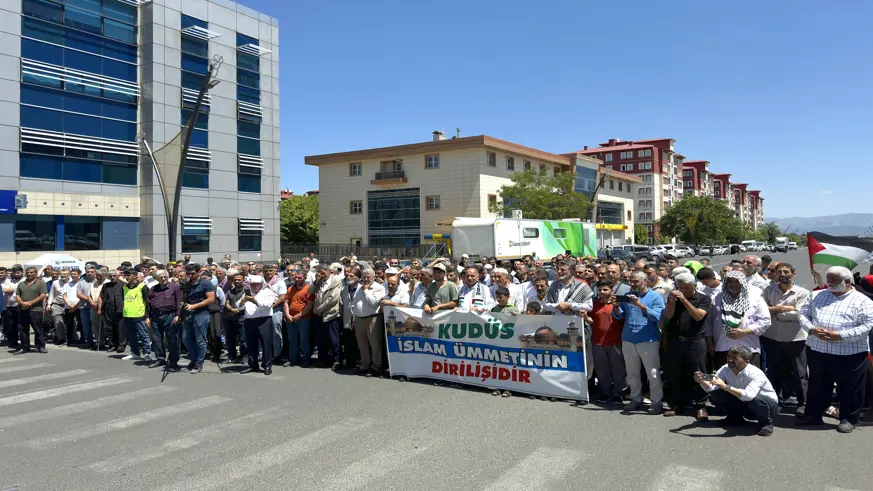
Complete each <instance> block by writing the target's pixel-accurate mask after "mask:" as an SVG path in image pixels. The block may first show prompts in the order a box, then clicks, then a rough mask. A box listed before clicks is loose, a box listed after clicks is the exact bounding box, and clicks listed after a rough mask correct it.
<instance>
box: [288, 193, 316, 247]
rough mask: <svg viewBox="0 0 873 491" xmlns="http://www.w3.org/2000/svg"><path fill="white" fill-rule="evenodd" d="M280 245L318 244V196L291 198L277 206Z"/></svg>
mask: <svg viewBox="0 0 873 491" xmlns="http://www.w3.org/2000/svg"><path fill="white" fill-rule="evenodd" d="M279 220H280V223H281V225H280V230H281V234H282V243H285V244H306V245H309V244H318V225H319V220H318V196H317V195H313V196H293V197H291V198H289V199H286V200H283V201H282V204H280V205H279Z"/></svg>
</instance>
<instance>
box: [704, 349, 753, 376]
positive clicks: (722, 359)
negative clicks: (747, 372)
mask: <svg viewBox="0 0 873 491" xmlns="http://www.w3.org/2000/svg"><path fill="white" fill-rule="evenodd" d="M727 355H728V352H727V351H716V352H715V356H713V357H712V371H713V372H717V371H719V370H720V369H721V367H723V366H725V365H727ZM749 363H751V364H752V365H755V366H756V367H758V368H761V353H752V359H751V360H749Z"/></svg>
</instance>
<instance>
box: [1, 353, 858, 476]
mask: <svg viewBox="0 0 873 491" xmlns="http://www.w3.org/2000/svg"><path fill="white" fill-rule="evenodd" d="M237 370H239V367H237V366H231V367H229V368H228V369H227V371H229V372H233V373H224V374H222V373H220V372H219V370H218V367H217V366H216V365H215V364H213V363H207V366H206V369H205V371H204V372H203V373H201V374H199V375H191V374H188V373H174V374H170V375H169V376H167V377H166V379H164V380H162V372H161V371H160V370H158V369H148V368H145V367H142V366H136V365H135V364H133V363H131V362H125V361H121V360H119V359H117V358H116V357H112V356H107V355H106V354H105V353H96V352H90V351H81V350H78V349H75V348H52V347H49V353H48V354H46V355H38V354H30V355H19V356H12V355H10V354H7V353H6V352H5V351H2V352H0V455H2V456H3V457H2V458H0V489H7V488H9V487H12V486H18V487H19V488H20V489H22V490H39V491H51V490H65V491H66V490H89V491H91V490H119V489H142V490H180V491H181V490H185V491H188V490H206V489H210V490H211V489H223V490H239V489H260V490H288V489H291V490H355V489H364V490H366V489H413V488H414V489H416V490H417V491H422V490H455V489H471V490H482V489H485V490H500V491H505V490H516V489H517V490H526V491H528V490H534V489H537V490H538V489H567V490H571V489H572V490H576V489H586V490H589V489H590V490H600V489H609V490H615V489H621V490H641V491H662V490H663V491H666V490H670V491H677V490H706V491H728V490H734V489H753V490H759V489H760V490H764V489H767V490H783V489H784V490H832V491H835V490H869V489H871V485H870V480H869V470H868V469H869V468H868V466H869V455H870V454H871V452H873V438H870V435H869V434H868V431H871V430H870V429H869V428H868V427H860V428H859V429H858V430H856V431H855V432H854V433H853V434H851V435H840V434H838V433H837V432H836V431H834V426H833V425H834V424H835V423H836V422H835V421H831V422H830V425H829V426H828V427H827V429H823V430H813V431H810V430H799V429H795V428H794V427H793V426H792V424H793V417H791V416H788V415H786V416H783V417H780V418H779V419H778V420H777V429H776V431H775V433H774V435H773V436H772V437H770V438H761V437H758V436H756V435H754V428H753V427H749V428H745V429H739V430H731V431H730V432H726V431H725V430H724V429H721V428H719V427H717V426H716V425H715V424H714V423H708V424H705V425H703V426H699V425H697V424H695V423H694V421H693V420H692V419H691V418H690V417H682V416H679V417H675V418H665V417H662V416H649V415H645V414H635V415H624V414H621V413H620V412H619V411H617V410H616V408H615V407H609V406H597V405H594V404H590V405H587V406H582V407H574V406H572V405H571V404H569V403H566V402H545V401H536V400H530V399H527V398H525V397H511V398H498V397H492V396H491V395H490V394H489V393H488V392H486V391H482V390H468V389H456V388H450V387H437V386H434V385H432V384H431V383H427V382H407V383H401V382H398V381H396V380H380V379H365V378H361V377H354V376H350V375H340V374H335V373H333V372H331V371H329V370H320V369H302V368H281V367H277V368H276V370H275V372H274V373H273V375H272V376H269V377H268V376H264V375H260V374H240V373H236V371H237Z"/></svg>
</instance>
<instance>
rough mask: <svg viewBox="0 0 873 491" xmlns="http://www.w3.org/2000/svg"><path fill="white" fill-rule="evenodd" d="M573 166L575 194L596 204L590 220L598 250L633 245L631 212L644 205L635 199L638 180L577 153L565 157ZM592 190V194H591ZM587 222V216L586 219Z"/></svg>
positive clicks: (632, 217) (641, 201)
mask: <svg viewBox="0 0 873 491" xmlns="http://www.w3.org/2000/svg"><path fill="white" fill-rule="evenodd" d="M567 156H568V157H569V158H570V159H571V161H575V165H576V192H582V193H585V195H586V196H588V199H590V200H592V202H595V203H596V204H597V206H596V212H592V215H594V214H595V213H596V217H595V218H594V222H595V229H596V230H597V245H598V247H599V248H602V247H606V246H615V245H622V244H633V243H634V226H635V223H636V221H635V218H636V216H635V215H634V210H635V209H636V207H638V206H640V205H645V204H646V203H645V202H644V200H643V199H638V197H637V196H636V191H637V188H638V187H639V186H640V184H641V183H642V179H641V178H639V177H637V176H634V175H631V174H626V173H624V172H618V171H615V170H609V169H607V168H605V167H604V166H603V165H602V164H601V162H599V161H597V160H593V159H591V158H589V157H585V156H583V155H581V154H567ZM595 191H596V192H595ZM589 219H590V217H589Z"/></svg>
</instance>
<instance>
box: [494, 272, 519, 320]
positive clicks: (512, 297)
mask: <svg viewBox="0 0 873 491" xmlns="http://www.w3.org/2000/svg"><path fill="white" fill-rule="evenodd" d="M498 288H506V289H507V290H509V304H510V305H514V306H515V307H516V308H518V309H519V311H524V305H525V298H524V292H523V291H522V289H521V286H520V285H516V284H514V283H513V282H512V277H511V276H510V275H509V271H507V270H506V269H504V268H496V269H494V270H493V271H492V272H491V295H492V296H493V297H494V299H495V301H496V299H497V289H498Z"/></svg>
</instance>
